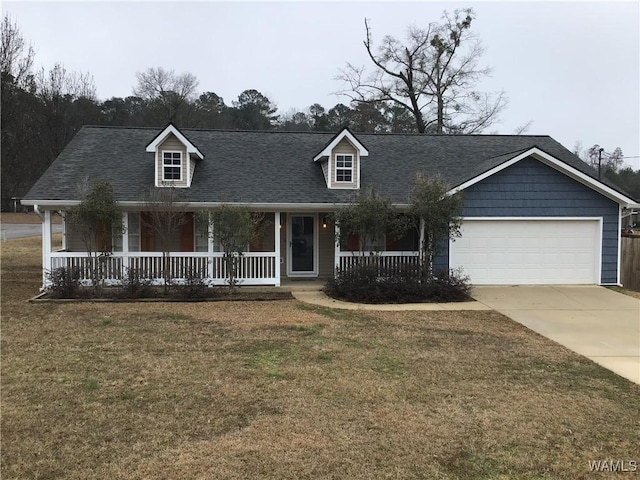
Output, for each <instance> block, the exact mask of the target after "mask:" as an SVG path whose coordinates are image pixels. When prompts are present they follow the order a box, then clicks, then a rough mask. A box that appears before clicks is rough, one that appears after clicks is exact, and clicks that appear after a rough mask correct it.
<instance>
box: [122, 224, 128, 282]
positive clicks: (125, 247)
mask: <svg viewBox="0 0 640 480" xmlns="http://www.w3.org/2000/svg"><path fill="white" fill-rule="evenodd" d="M122 268H126V269H128V268H129V213H128V212H122ZM123 273H124V272H123Z"/></svg>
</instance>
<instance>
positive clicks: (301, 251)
mask: <svg viewBox="0 0 640 480" xmlns="http://www.w3.org/2000/svg"><path fill="white" fill-rule="evenodd" d="M288 217H289V222H288V227H289V228H288V232H287V233H288V238H289V248H288V259H287V260H288V262H287V264H288V265H289V268H288V272H287V273H288V275H289V276H292V277H295V276H299V277H305V276H306V277H311V276H317V275H318V270H317V263H318V262H317V253H318V252H317V235H316V234H317V228H316V223H317V216H316V215H296V214H291V215H288Z"/></svg>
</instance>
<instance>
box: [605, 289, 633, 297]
mask: <svg viewBox="0 0 640 480" xmlns="http://www.w3.org/2000/svg"><path fill="white" fill-rule="evenodd" d="M607 288H609V289H611V290H613V291H614V292H618V293H622V294H624V295H629V296H630V297H633V298H637V299H640V292H636V291H634V290H629V289H628V288H622V287H607Z"/></svg>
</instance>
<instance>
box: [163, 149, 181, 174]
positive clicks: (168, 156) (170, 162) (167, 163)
mask: <svg viewBox="0 0 640 480" xmlns="http://www.w3.org/2000/svg"><path fill="white" fill-rule="evenodd" d="M180 180H182V152H172V151H168V152H167V151H164V152H162V181H165V182H167V181H169V182H171V181H180Z"/></svg>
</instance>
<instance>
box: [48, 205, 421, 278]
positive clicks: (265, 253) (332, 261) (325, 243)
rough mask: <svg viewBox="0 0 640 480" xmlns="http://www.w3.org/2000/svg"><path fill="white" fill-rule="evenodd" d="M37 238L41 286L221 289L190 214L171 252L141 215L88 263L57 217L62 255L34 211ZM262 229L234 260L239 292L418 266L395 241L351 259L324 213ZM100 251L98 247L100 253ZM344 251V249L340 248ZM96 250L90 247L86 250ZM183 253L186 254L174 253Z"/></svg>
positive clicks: (219, 262)
mask: <svg viewBox="0 0 640 480" xmlns="http://www.w3.org/2000/svg"><path fill="white" fill-rule="evenodd" d="M41 215H42V219H43V223H42V232H43V235H42V238H43V286H44V287H46V286H47V284H48V276H47V274H48V272H51V271H52V270H54V269H58V268H67V269H72V270H74V271H76V272H78V274H79V277H80V281H81V282H82V283H83V284H90V283H91V281H92V279H93V278H95V274H94V272H95V271H96V269H98V271H99V276H98V278H100V279H101V281H104V283H105V285H118V284H120V283H121V282H122V281H123V279H125V278H126V276H127V275H128V274H129V273H131V272H133V271H135V274H136V275H137V276H138V277H140V278H144V279H148V280H150V281H151V283H152V284H155V285H160V284H163V283H164V282H165V279H166V278H170V279H171V280H172V281H175V282H176V283H184V282H186V281H188V280H189V279H193V278H198V279H202V280H203V281H204V282H205V283H206V284H207V285H210V286H221V285H226V284H227V282H228V280H227V279H228V278H229V275H228V273H229V272H228V271H227V263H226V261H225V256H224V252H222V251H220V248H219V246H218V245H216V242H215V241H214V235H212V232H211V231H209V229H208V227H207V226H206V222H205V226H204V227H203V225H202V223H200V222H198V221H197V217H196V216H195V214H194V213H193V212H190V215H191V219H190V220H189V221H188V222H186V223H185V226H183V227H182V230H181V231H180V232H179V233H178V234H177V235H176V241H175V247H174V249H173V250H172V251H170V252H162V251H158V250H157V245H158V242H157V241H156V239H154V238H153V237H152V236H150V233H149V232H148V231H146V228H145V224H144V221H143V220H141V219H143V218H144V213H143V212H124V213H123V226H124V233H122V234H120V235H118V236H115V235H114V236H113V238H111V239H109V247H110V248H109V249H107V251H106V252H105V253H103V254H101V255H99V256H97V257H96V256H93V257H91V256H89V254H88V253H87V251H86V248H84V247H83V245H82V243H81V242H79V239H78V234H77V232H76V231H74V227H73V225H71V224H70V222H68V221H67V219H66V218H65V217H64V216H63V236H62V248H61V249H59V250H53V248H52V242H51V237H52V229H51V225H52V222H51V215H52V211H49V210H47V211H44V212H41ZM264 218H265V219H266V221H265V222H266V223H265V224H266V228H265V230H264V236H263V238H261V239H260V241H259V242H256V243H255V244H251V245H248V246H247V250H246V251H245V252H243V253H242V255H240V256H238V257H237V258H236V261H237V262H238V263H237V265H238V271H237V277H236V279H237V282H238V285H240V286H276V287H279V286H281V285H283V284H286V285H288V286H293V287H295V288H299V287H301V286H303V285H310V282H316V281H317V282H320V283H322V284H324V281H325V280H326V279H327V278H329V277H331V276H333V275H334V273H335V272H336V271H337V270H344V269H348V268H349V267H351V266H353V265H355V264H356V263H358V264H362V263H371V262H373V261H375V262H376V263H377V264H378V265H380V266H381V267H385V268H387V267H388V268H391V267H394V266H399V265H406V264H411V265H415V264H417V262H418V260H419V252H418V251H417V248H415V249H407V250H401V248H407V247H412V246H415V247H417V242H413V241H411V242H409V243H407V242H405V243H402V242H400V243H398V242H395V243H394V244H393V245H390V244H387V245H386V246H387V247H391V248H393V250H383V251H378V252H354V251H350V250H343V249H341V247H340V245H339V244H338V242H337V241H336V239H337V238H338V234H339V232H338V229H337V227H336V226H335V225H334V224H333V223H332V222H331V221H330V215H329V213H323V212H312V213H309V212H279V211H278V212H265V214H264ZM102 247H104V245H103V246H102ZM344 248H347V247H344ZM93 250H94V251H96V250H101V251H102V250H103V248H98V246H97V245H96V246H95V247H94V248H93ZM178 250H186V251H178Z"/></svg>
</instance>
